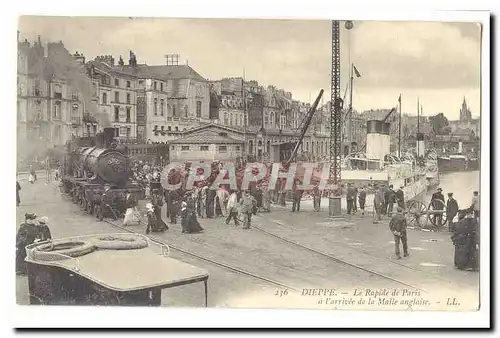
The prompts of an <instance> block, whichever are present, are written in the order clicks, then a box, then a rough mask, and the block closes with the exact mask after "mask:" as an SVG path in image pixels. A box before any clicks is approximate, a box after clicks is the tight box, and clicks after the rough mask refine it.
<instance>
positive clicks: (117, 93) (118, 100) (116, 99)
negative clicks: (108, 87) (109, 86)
mask: <svg viewBox="0 0 500 338" xmlns="http://www.w3.org/2000/svg"><path fill="white" fill-rule="evenodd" d="M115 102H120V93H119V92H115Z"/></svg>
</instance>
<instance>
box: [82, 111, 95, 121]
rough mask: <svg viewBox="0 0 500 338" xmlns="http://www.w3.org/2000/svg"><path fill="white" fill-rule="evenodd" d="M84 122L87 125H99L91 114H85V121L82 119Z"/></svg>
mask: <svg viewBox="0 0 500 338" xmlns="http://www.w3.org/2000/svg"><path fill="white" fill-rule="evenodd" d="M82 121H83V122H85V123H97V119H96V118H95V117H94V116H92V115H91V114H88V113H86V114H83V119H82Z"/></svg>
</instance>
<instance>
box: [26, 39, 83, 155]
mask: <svg viewBox="0 0 500 338" xmlns="http://www.w3.org/2000/svg"><path fill="white" fill-rule="evenodd" d="M91 86H92V84H91V81H90V80H88V79H87V78H86V76H85V74H84V70H83V67H82V64H81V63H79V62H78V61H77V60H74V58H73V56H72V55H71V54H70V53H69V52H68V51H67V50H66V48H65V47H64V44H63V43H62V42H57V43H47V44H45V45H42V43H41V41H40V38H39V39H38V41H36V42H34V43H33V44H31V43H30V42H28V41H26V40H25V41H24V42H21V43H19V44H18V99H17V108H18V113H17V124H18V125H17V143H18V155H19V157H20V158H27V161H32V160H34V159H36V158H38V159H40V158H41V157H43V156H44V153H45V151H46V150H48V149H50V148H53V147H54V146H58V145H63V144H65V143H66V142H67V141H68V140H70V139H72V137H77V136H82V135H83V132H84V128H83V122H82V121H83V116H84V109H85V102H86V100H87V98H88V95H86V93H87V92H90V88H91ZM38 159H36V160H38Z"/></svg>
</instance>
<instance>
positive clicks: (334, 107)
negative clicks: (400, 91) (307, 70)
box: [329, 21, 343, 185]
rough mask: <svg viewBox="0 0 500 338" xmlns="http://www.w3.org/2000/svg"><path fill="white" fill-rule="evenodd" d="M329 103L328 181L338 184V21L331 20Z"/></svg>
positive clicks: (339, 134)
mask: <svg viewBox="0 0 500 338" xmlns="http://www.w3.org/2000/svg"><path fill="white" fill-rule="evenodd" d="M330 102H331V104H330V176H329V178H330V181H331V183H332V184H334V185H340V180H341V173H340V155H341V143H342V140H341V127H342V125H341V124H342V105H343V101H342V99H341V98H340V21H333V22H332V90H331V101H330Z"/></svg>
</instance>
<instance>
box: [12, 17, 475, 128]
mask: <svg viewBox="0 0 500 338" xmlns="http://www.w3.org/2000/svg"><path fill="white" fill-rule="evenodd" d="M19 31H20V38H21V39H24V38H28V40H31V41H34V40H35V39H36V38H37V36H38V35H41V40H42V42H47V41H59V40H62V41H63V42H64V44H65V46H66V48H67V49H68V50H69V51H70V52H75V51H79V52H80V53H83V54H84V55H85V57H86V58H87V60H90V59H93V58H94V57H95V56H97V55H103V54H111V55H113V56H114V57H115V59H116V60H118V58H119V56H120V55H122V56H123V59H124V61H125V62H128V55H129V51H130V50H132V51H133V52H134V53H135V54H136V56H137V59H138V62H139V63H147V64H149V65H160V64H164V63H165V59H164V55H165V54H180V58H181V63H183V64H185V63H189V65H190V66H191V67H193V68H194V69H195V70H196V71H197V72H198V73H200V74H201V75H202V76H204V77H205V78H207V79H209V80H217V79H220V78H223V77H241V76H243V75H245V78H246V79H248V80H250V79H251V80H257V81H258V82H259V83H260V84H263V85H266V86H267V85H275V86H277V87H278V88H283V89H285V90H286V91H290V92H292V95H293V97H294V98H295V99H298V100H300V101H304V102H309V101H311V102H312V101H314V99H315V98H316V96H317V95H318V93H319V91H320V89H325V96H324V102H326V101H328V100H329V98H330V86H331V80H330V79H331V48H332V43H331V22H330V21H324V20H248V19H245V20H241V19H158V18H155V19H146V18H92V17H80V18H78V17H72V18H69V17H34V16H23V17H21V18H20V20H19ZM480 46H481V42H480V28H479V25H478V24H475V23H443V22H379V21H355V22H354V27H353V29H351V30H349V31H347V30H346V29H344V27H343V25H342V26H341V91H342V92H344V90H345V89H346V85H347V83H348V81H349V68H350V67H349V63H350V62H349V61H351V62H352V63H354V64H355V66H356V68H357V69H358V71H359V72H360V74H361V77H360V78H355V80H354V86H353V106H354V109H356V110H358V111H364V110H369V109H386V108H390V107H394V106H396V104H397V100H398V96H399V94H401V95H402V110H403V113H409V114H416V109H417V100H419V102H420V103H421V105H422V107H423V114H424V115H435V114H437V113H440V112H442V113H444V114H445V116H447V118H448V119H450V120H456V119H458V118H459V110H460V107H461V105H462V101H463V98H464V96H465V98H466V101H467V103H468V105H469V107H470V109H471V111H472V115H473V116H480V74H481V72H480V55H481V54H480V53H481V50H480ZM347 99H348V96H347ZM346 102H347V101H346Z"/></svg>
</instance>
